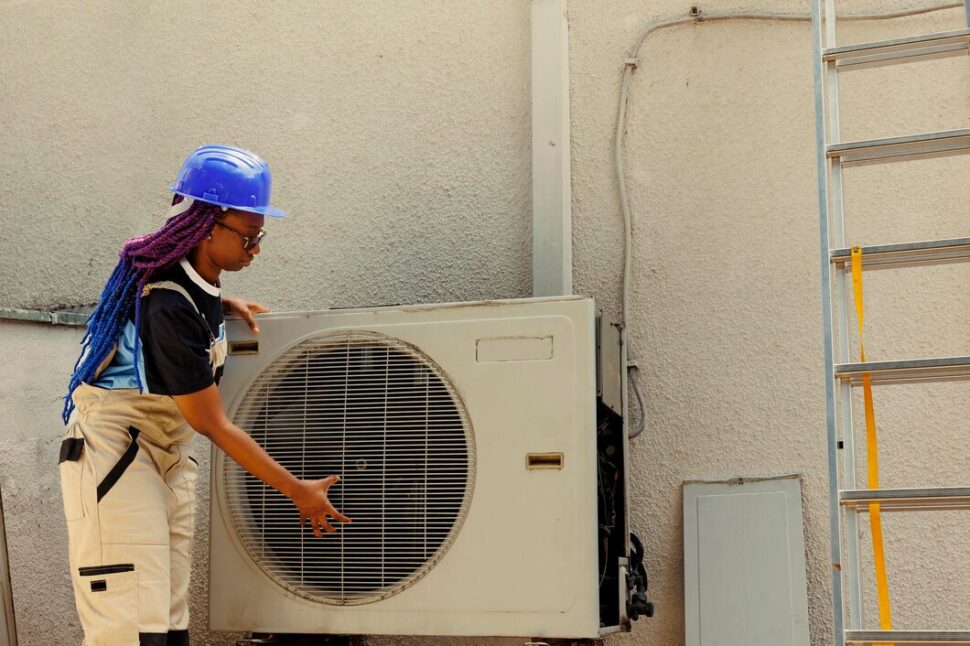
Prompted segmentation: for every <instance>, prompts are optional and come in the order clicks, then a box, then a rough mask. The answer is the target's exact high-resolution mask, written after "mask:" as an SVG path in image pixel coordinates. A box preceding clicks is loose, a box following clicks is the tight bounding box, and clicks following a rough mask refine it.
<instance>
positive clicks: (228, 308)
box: [222, 296, 269, 334]
mask: <svg viewBox="0 0 970 646" xmlns="http://www.w3.org/2000/svg"><path fill="white" fill-rule="evenodd" d="M267 312H269V308H268V307H266V306H264V305H260V304H259V303H254V302H252V301H247V300H245V299H242V298H234V297H232V296H223V297H222V313H223V314H232V315H234V316H238V317H240V318H241V319H243V320H245V321H246V323H247V324H248V325H249V329H250V330H252V331H253V332H255V333H257V334H258V333H259V326H258V325H256V316H255V315H256V314H265V313H267Z"/></svg>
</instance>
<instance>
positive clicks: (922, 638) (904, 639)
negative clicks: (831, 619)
mask: <svg viewBox="0 0 970 646" xmlns="http://www.w3.org/2000/svg"><path fill="white" fill-rule="evenodd" d="M845 643H846V646H864V645H866V644H910V646H913V645H915V644H925V645H928V644H970V630H847V631H845Z"/></svg>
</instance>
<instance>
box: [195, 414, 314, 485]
mask: <svg viewBox="0 0 970 646" xmlns="http://www.w3.org/2000/svg"><path fill="white" fill-rule="evenodd" d="M206 436H207V437H208V438H209V439H210V440H212V442H213V443H214V444H215V445H216V446H218V447H219V448H220V449H222V450H223V451H224V452H225V454H226V455H228V456H229V457H230V458H232V459H233V460H235V461H236V462H237V463H238V464H239V466H241V467H242V468H243V469H245V470H246V471H248V472H249V473H251V474H253V476H255V477H256V478H258V479H259V480H262V481H263V482H265V483H266V484H267V485H269V486H270V487H272V488H273V489H276V490H277V491H279V492H280V493H281V494H283V495H284V496H286V497H288V498H293V496H294V495H295V493H296V489H297V487H299V485H300V480H299V479H297V478H296V476H294V475H293V474H292V473H290V472H289V471H288V470H287V469H286V467H284V466H283V465H282V464H280V463H279V462H277V461H276V460H274V459H273V457H272V456H270V454H269V453H267V452H266V451H265V450H264V449H263V447H261V446H260V445H259V443H258V442H256V440H254V439H253V438H252V437H250V436H249V434H248V433H246V432H245V431H243V430H242V429H241V428H239V427H238V426H236V425H235V424H233V423H231V422H228V421H227V422H226V424H224V425H223V426H221V427H220V428H219V429H217V430H213V431H210V432H208V433H206Z"/></svg>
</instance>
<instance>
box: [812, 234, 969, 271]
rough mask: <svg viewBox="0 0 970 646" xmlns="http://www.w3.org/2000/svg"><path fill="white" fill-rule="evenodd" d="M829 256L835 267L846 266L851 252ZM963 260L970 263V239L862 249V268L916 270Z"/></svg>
mask: <svg viewBox="0 0 970 646" xmlns="http://www.w3.org/2000/svg"><path fill="white" fill-rule="evenodd" d="M830 257H831V259H832V262H833V263H834V264H835V265H836V266H837V267H849V266H850V264H851V260H852V250H851V249H833V250H832V252H831V254H830ZM965 260H970V238H953V239H951V240H928V241H926V242H909V243H904V244H886V245H873V246H871V247H863V248H862V266H863V268H865V269H885V268H897V267H915V266H919V265H929V264H934V263H944V262H958V261H965Z"/></svg>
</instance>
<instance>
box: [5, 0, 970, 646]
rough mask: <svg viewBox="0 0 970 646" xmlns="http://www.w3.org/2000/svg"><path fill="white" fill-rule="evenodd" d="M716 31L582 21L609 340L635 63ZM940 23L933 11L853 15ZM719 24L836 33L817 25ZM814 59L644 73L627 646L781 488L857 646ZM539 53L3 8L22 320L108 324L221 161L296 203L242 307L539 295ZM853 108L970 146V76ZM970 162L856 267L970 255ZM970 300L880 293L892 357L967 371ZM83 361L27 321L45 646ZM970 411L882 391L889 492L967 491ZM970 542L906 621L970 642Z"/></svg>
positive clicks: (39, 617) (430, 22)
mask: <svg viewBox="0 0 970 646" xmlns="http://www.w3.org/2000/svg"><path fill="white" fill-rule="evenodd" d="M688 6H689V3H683V4H682V5H681V4H677V3H670V2H662V1H660V0H649V1H646V2H645V1H643V0H638V1H634V0H611V1H610V2H593V1H591V0H573V1H572V2H570V3H569V23H570V83H571V119H572V123H571V137H572V195H573V244H574V249H573V258H574V285H575V291H576V293H579V294H585V295H590V296H594V297H595V298H596V299H597V301H598V303H599V305H600V306H601V307H602V308H603V309H604V310H605V312H606V314H607V316H609V317H611V318H615V317H616V316H617V313H618V309H619V285H620V271H621V249H622V246H621V245H622V237H621V231H622V217H621V213H620V209H619V200H618V197H617V188H616V187H617V183H616V177H615V169H614V164H613V139H614V137H613V130H614V127H615V119H616V113H617V101H618V96H619V83H620V79H621V75H622V71H623V64H624V60H625V58H626V57H627V56H628V55H629V53H630V52H629V50H630V48H631V47H633V45H634V44H635V43H636V42H637V40H638V38H639V36H640V34H641V33H643V32H644V30H645V29H647V28H648V27H649V26H650V25H651V24H654V23H656V22H658V21H661V20H663V19H667V18H674V17H678V16H682V15H684V13H685V12H686V10H687V8H688ZM911 6H924V7H926V6H931V3H928V2H924V3H921V4H912V5H911V4H908V3H904V2H884V1H879V0H871V1H869V2H864V3H863V2H859V3H852V4H851V5H849V4H848V3H846V4H845V8H846V11H851V12H856V13H872V12H882V13H885V12H889V11H896V10H899V9H901V8H907V7H911ZM701 8H702V10H703V11H704V12H706V13H708V14H709V15H714V14H718V13H725V12H731V11H741V10H744V11H746V12H753V11H769V10H770V11H772V12H776V13H784V14H799V13H806V15H807V10H808V3H807V2H804V3H802V2H784V3H781V2H766V1H765V0H757V1H755V2H752V3H749V4H742V3H741V2H727V1H723V2H721V1H719V2H712V3H710V4H702V5H701ZM962 21H963V17H962V12H961V11H957V10H947V11H935V12H931V13H924V14H919V15H916V16H912V17H907V18H896V19H890V20H870V21H855V22H852V23H849V24H847V25H846V26H845V28H844V29H842V30H841V31H840V42H843V43H849V42H857V41H864V40H875V39H880V38H890V37H895V36H901V35H905V34H911V33H925V32H934V31H942V30H946V29H956V28H959V27H960V26H961V25H962V24H963V22H962ZM811 55H812V54H811V42H810V33H809V25H808V23H807V22H806V21H804V20H800V21H775V20H732V21H723V22H716V21H710V22H705V23H700V24H687V25H681V26H676V27H671V28H668V29H663V30H660V31H658V32H656V33H654V34H653V35H651V36H650V37H648V38H647V40H646V41H645V43H644V45H643V48H642V49H641V50H640V52H639V69H638V70H637V72H636V74H635V75H634V76H633V79H632V82H631V85H630V96H629V104H628V119H627V135H626V146H625V149H626V150H625V155H624V159H625V161H626V177H627V182H628V186H629V191H630V201H631V206H632V214H633V235H634V239H633V281H632V292H631V299H630V302H631V311H630V313H629V325H630V338H631V341H632V352H633V354H634V356H635V357H636V358H637V359H638V361H639V363H640V366H641V372H642V374H643V377H644V381H645V383H646V387H647V401H648V414H649V424H648V426H647V430H646V432H645V433H644V435H642V436H641V437H640V438H639V439H637V440H635V441H634V442H633V444H632V455H631V461H632V464H633V471H634V472H633V485H632V489H633V490H632V492H631V510H632V514H633V525H634V529H635V530H636V531H637V532H638V533H639V534H640V536H641V537H642V538H643V539H644V543H645V544H646V546H647V566H648V569H649V572H650V575H651V596H652V598H653V600H654V601H655V602H656V604H657V617H656V618H654V619H641V620H640V621H639V622H637V623H636V624H635V629H634V632H633V633H632V634H629V635H621V636H615V637H610V638H609V639H607V644H615V645H617V646H618V645H620V644H658V645H662V646H668V645H669V646H676V645H677V644H682V643H683V641H684V624H683V592H682V591H683V585H684V581H683V564H682V562H683V554H682V518H681V504H682V503H681V500H682V498H681V484H682V482H683V481H685V480H693V479H721V478H726V477H733V476H761V475H770V474H779V473H800V474H802V475H803V479H804V484H803V491H804V497H805V500H804V529H805V535H806V550H807V563H808V569H809V571H808V581H809V604H810V608H809V609H810V616H811V632H812V640H811V641H812V643H813V644H830V643H831V641H832V638H831V634H830V633H831V627H832V612H831V607H830V568H831V566H830V564H829V552H828V549H829V548H828V545H829V529H828V524H829V519H828V509H827V475H826V470H825V451H826V449H825V437H824V436H825V428H824V396H823V391H822V342H821V341H822V339H821V307H820V303H821V301H820V293H819V242H818V229H817V226H818V225H817V203H816V181H815V142H814V136H815V133H814V113H813V105H812V70H811ZM529 60H530V58H529V3H528V2H527V1H526V0H508V1H505V2H457V1H456V2H424V3H421V2H406V3H405V2H395V3H393V5H392V4H391V3H380V2H354V3H351V2H348V1H343V0H341V1H336V0H334V1H326V2H324V1H321V2H305V3H259V4H256V3H244V4H241V5H240V4H239V3H235V4H229V3H216V2H201V3H188V2H183V3H138V4H135V3H109V2H91V3H85V4H84V6H83V7H82V6H80V5H79V4H76V3H67V2H47V1H43V0H38V1H35V2H30V1H23V2H18V1H14V2H0V78H3V79H4V88H3V91H0V132H2V133H3V135H2V136H0V174H2V176H3V177H4V179H5V181H4V182H3V183H0V221H2V223H3V234H2V235H0V275H2V276H3V280H2V281H0V306H6V307H10V306H18V307H35V308H47V307H51V306H54V305H57V304H80V303H90V302H93V301H94V300H95V299H96V298H97V295H98V291H99V289H100V287H101V285H102V284H103V281H104V278H105V276H106V274H107V272H108V271H109V270H110V268H111V265H112V262H113V259H114V257H115V254H116V253H117V250H118V248H119V247H120V245H121V243H122V242H123V241H124V240H125V239H126V238H127V237H130V236H132V235H136V234H138V233H141V232H145V231H148V230H151V229H152V228H154V227H156V226H157V225H158V224H160V222H161V217H162V215H163V213H164V204H165V203H166V200H167V199H168V193H167V191H166V187H167V182H169V181H170V180H171V177H172V175H173V174H174V173H175V171H176V170H177V166H178V164H179V162H180V161H181V158H182V157H183V156H184V155H185V154H186V152H188V151H189V150H191V148H192V147H194V146H195V145H197V144H200V143H202V142H206V141H221V142H227V143H235V144H239V145H243V146H248V147H251V148H253V149H254V150H256V151H258V152H259V153H260V154H262V155H263V156H264V157H266V158H267V160H268V161H269V162H270V163H271V165H272V167H273V169H274V173H275V178H276V184H275V190H276V198H275V201H276V202H277V203H279V204H280V205H281V206H282V207H284V208H287V209H289V210H291V211H292V213H293V215H292V217H291V218H289V219H287V220H284V221H280V222H272V223H270V225H269V232H270V236H271V237H270V238H268V239H267V245H266V247H265V249H264V251H263V253H262V254H261V257H260V259H259V262H258V263H256V265H255V266H254V268H253V270H252V271H250V272H247V273H246V274H245V275H239V276H230V277H227V280H226V284H227V291H230V292H233V293H246V294H249V295H253V296H255V297H257V298H260V299H263V300H266V301H268V304H270V305H271V306H273V307H274V308H275V309H278V310H283V309H304V308H323V307H329V306H333V305H374V304H379V303H387V302H423V301H443V300H472V299H479V298H488V297H516V296H523V295H526V294H528V292H529V289H530V283H531V253H530V248H529V245H530V233H531V213H530V195H531V192H530V181H531V179H530V177H531V173H530V168H529V164H530V160H531V152H530V145H531V144H530V142H531V139H530V124H529V119H530V108H529V79H530V74H529V69H528V66H529ZM841 92H842V99H843V101H842V106H843V112H842V125H843V136H844V138H845V139H847V140H848V139H853V138H865V137H877V136H892V135H900V134H908V133H915V132H921V131H929V130H937V129H949V128H961V127H962V128H966V127H970V109H968V106H970V101H968V97H970V64H968V59H967V57H966V55H964V56H962V57H957V58H949V59H943V60H934V61H926V62H921V63H917V64H913V65H909V66H897V67H890V68H879V69H871V70H860V71H856V72H852V73H847V74H845V75H844V76H843V77H842V83H841ZM968 170H970V156H966V155H964V156H961V157H954V158H942V159H932V160H922V161H912V162H901V163H896V164H890V165H880V166H868V167H860V168H853V169H850V170H848V171H847V173H846V177H845V208H846V213H847V225H846V242H847V244H877V243H889V242H900V241H907V240H919V239H932V238H946V237H967V236H968V235H970V233H968V231H967V224H966V215H967V208H966V204H967V203H968V202H970V183H968V182H966V177H967V171H968ZM968 277H970V267H968V266H966V265H952V266H942V267H935V268H925V269H915V270H913V269H911V270H893V271H883V272H876V273H873V274H867V276H866V349H867V353H868V355H869V358H871V359H877V360H878V359H895V358H915V357H924V356H947V355H957V354H964V355H965V354H970V341H968V335H967V324H966V320H967V319H968V317H970V290H967V289H966V285H967V279H968ZM852 323H853V325H854V321H852ZM854 337H855V335H853V338H854ZM79 340H80V331H79V330H75V329H68V328H49V327H44V326H40V325H32V324H21V323H9V322H7V323H2V322H0V347H3V348H5V350H6V356H7V357H8V358H7V360H6V361H4V362H3V364H2V367H0V406H2V408H0V410H3V411H4V415H3V417H2V418H0V488H2V490H3V496H4V503H5V513H6V523H7V525H6V529H7V535H8V540H9V541H10V558H11V573H12V577H13V587H14V596H15V603H16V604H17V610H18V630H19V634H20V639H21V643H22V644H28V645H32V644H69V643H77V641H79V639H78V637H79V632H78V628H77V620H76V617H75V615H74V613H73V608H72V601H71V597H70V590H69V583H68V578H67V567H66V559H65V558H64V555H65V554H66V546H65V531H64V528H63V520H62V516H61V511H60V507H59V505H60V502H59V490H58V486H57V478H56V469H55V462H56V450H57V444H58V438H59V433H60V423H59V420H58V417H57V413H58V411H59V405H58V401H57V397H58V396H59V395H60V394H61V390H62V388H63V385H64V382H65V381H66V377H67V371H68V369H69V367H70V364H71V363H72V362H73V359H74V357H75V353H76V351H77V343H78V341H79ZM856 352H858V345H857V344H854V345H853V353H856ZM968 394H970V386H968V385H967V382H963V383H958V384H947V385H943V384H935V385H914V386H894V387H893V388H889V389H877V392H876V409H877V418H878V420H879V423H880V440H881V450H880V458H881V471H882V475H883V477H882V481H883V485H884V486H907V485H913V486H917V485H966V484H970V483H967V482H966V481H965V478H962V476H963V474H965V473H967V471H968V466H970V456H968V454H967V452H966V450H965V441H964V438H965V437H966V436H967V432H968V431H970V421H968V419H970V416H968V415H967V413H968V405H967V403H966V402H967V401H968V398H967V395H968ZM855 411H856V413H857V417H860V420H857V422H858V423H861V415H860V412H861V402H859V401H857V402H856V406H855ZM859 456H860V459H859V461H858V466H859V472H860V474H861V475H864V472H863V471H862V468H863V466H864V461H863V458H864V454H863V452H862V451H860V452H859ZM199 493H200V499H201V502H200V511H201V512H202V513H200V514H199V517H198V528H197V529H198V532H199V534H198V539H199V541H198V543H199V544H198V545H197V549H196V558H197V560H196V569H195V573H196V577H195V581H194V584H193V586H194V587H193V595H194V596H193V599H194V605H193V611H194V613H195V614H194V618H193V631H194V633H195V636H196V639H197V640H198V641H197V643H200V644H201V643H212V644H223V643H232V642H231V638H230V637H227V636H221V635H207V634H205V632H204V630H203V627H204V625H205V618H204V613H205V594H204V588H205V581H204V578H205V577H204V572H205V563H204V560H203V559H204V555H205V549H204V541H205V536H206V528H207V519H206V518H205V516H206V513H205V510H207V505H206V503H205V500H206V496H207V492H206V491H205V487H203V486H200V488H199ZM966 523H967V521H966V516H961V515H959V514H957V513H951V512H940V513H927V514H919V515H906V516H903V515H898V516H891V517H888V518H886V519H885V520H884V525H885V533H886V541H887V558H888V564H889V569H890V576H891V586H892V592H893V602H894V613H895V619H896V625H897V627H900V628H919V627H937V628H947V627H952V628H959V627H965V626H966V623H965V608H966V607H967V604H968V602H970V576H968V575H970V572H968V567H970V566H968V565H967V563H968V562H970V560H968V559H967V558H966V555H967V552H968V550H970V544H968V543H967V541H966V540H965V538H964V537H965V535H966V533H967V532H966V531H965V528H966V526H967V525H966ZM860 527H861V532H860V533H861V540H860V545H862V546H863V552H864V557H865V558H864V559H863V563H862V580H863V588H864V590H865V593H866V596H865V598H864V600H863V606H864V608H865V609H866V618H867V625H868V626H871V627H875V624H874V617H875V600H874V598H873V590H872V588H873V585H872V567H871V563H870V561H869V558H868V550H867V549H866V546H867V545H868V541H869V535H868V523H867V522H865V521H863V522H861V523H860ZM521 642H522V640H472V639H464V640H463V639H444V638H441V639H429V638H374V639H372V640H371V643H374V644H414V645H418V644H422V645H423V644H429V645H430V644H437V645H445V644H449V645H451V644H454V645H455V646H458V645H459V644H462V645H464V644H485V643H487V644H490V645H495V646H498V645H499V644H502V645H508V646H511V645H512V644H519V643H521Z"/></svg>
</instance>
